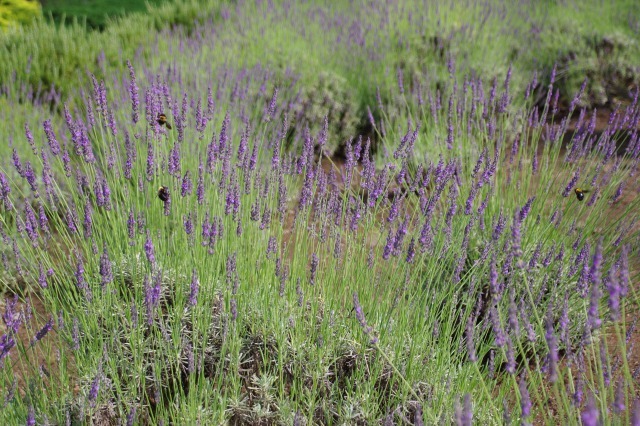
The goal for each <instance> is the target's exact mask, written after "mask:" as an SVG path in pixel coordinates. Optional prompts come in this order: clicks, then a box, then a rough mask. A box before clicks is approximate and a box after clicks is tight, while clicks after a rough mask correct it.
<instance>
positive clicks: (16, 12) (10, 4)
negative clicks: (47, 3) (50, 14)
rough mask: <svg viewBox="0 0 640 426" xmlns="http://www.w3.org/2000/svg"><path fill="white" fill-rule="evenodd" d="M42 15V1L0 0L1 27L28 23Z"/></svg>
mask: <svg viewBox="0 0 640 426" xmlns="http://www.w3.org/2000/svg"><path fill="white" fill-rule="evenodd" d="M40 15H42V7H41V6H40V3H39V2H37V1H34V0H0V28H2V29H6V28H9V27H11V26H14V25H16V24H26V23H28V22H31V21H32V20H34V19H35V18H36V17H37V16H40Z"/></svg>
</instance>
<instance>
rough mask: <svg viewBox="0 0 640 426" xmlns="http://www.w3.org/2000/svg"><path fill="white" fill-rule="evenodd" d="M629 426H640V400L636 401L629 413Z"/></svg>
mask: <svg viewBox="0 0 640 426" xmlns="http://www.w3.org/2000/svg"><path fill="white" fill-rule="evenodd" d="M631 426H640V399H636V402H635V403H634V404H633V412H632V413H631Z"/></svg>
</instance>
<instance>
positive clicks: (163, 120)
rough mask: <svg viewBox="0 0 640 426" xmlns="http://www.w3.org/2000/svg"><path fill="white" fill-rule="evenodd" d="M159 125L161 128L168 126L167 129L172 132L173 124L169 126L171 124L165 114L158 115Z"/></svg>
mask: <svg viewBox="0 0 640 426" xmlns="http://www.w3.org/2000/svg"><path fill="white" fill-rule="evenodd" d="M158 124H159V125H160V126H167V129H169V130H171V124H169V122H168V121H167V116H166V115H164V113H163V112H161V113H160V114H158Z"/></svg>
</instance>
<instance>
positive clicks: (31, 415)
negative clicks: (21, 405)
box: [27, 405, 36, 426]
mask: <svg viewBox="0 0 640 426" xmlns="http://www.w3.org/2000/svg"><path fill="white" fill-rule="evenodd" d="M27 426H36V410H35V409H34V408H33V405H30V406H29V411H28V412H27Z"/></svg>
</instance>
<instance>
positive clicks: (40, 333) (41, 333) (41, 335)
mask: <svg viewBox="0 0 640 426" xmlns="http://www.w3.org/2000/svg"><path fill="white" fill-rule="evenodd" d="M52 328H53V317H50V318H49V321H47V323H46V324H45V325H44V327H42V328H41V329H40V330H39V331H38V332H37V333H36V335H35V337H34V338H33V340H32V341H31V346H33V345H35V344H36V343H37V342H39V341H40V340H42V339H43V338H44V336H46V335H47V333H49V332H50V331H51V329H52Z"/></svg>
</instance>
